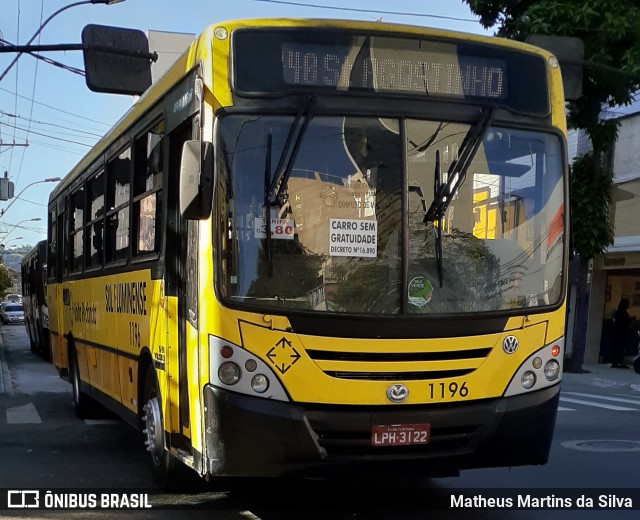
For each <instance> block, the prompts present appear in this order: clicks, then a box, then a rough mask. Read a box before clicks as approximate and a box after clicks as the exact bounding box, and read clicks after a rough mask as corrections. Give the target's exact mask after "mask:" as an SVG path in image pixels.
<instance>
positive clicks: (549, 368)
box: [544, 359, 560, 381]
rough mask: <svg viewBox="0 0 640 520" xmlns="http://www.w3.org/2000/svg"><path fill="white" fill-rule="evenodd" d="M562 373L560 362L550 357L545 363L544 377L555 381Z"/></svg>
mask: <svg viewBox="0 0 640 520" xmlns="http://www.w3.org/2000/svg"><path fill="white" fill-rule="evenodd" d="M559 374H560V364H559V363H558V362H557V361H556V360H555V359H550V360H549V361H547V363H546V364H545V365H544V377H546V378H547V381H555V380H556V379H558V375H559Z"/></svg>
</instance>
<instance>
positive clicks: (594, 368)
mask: <svg viewBox="0 0 640 520" xmlns="http://www.w3.org/2000/svg"><path fill="white" fill-rule="evenodd" d="M628 364H629V363H628ZM582 368H583V370H585V372H584V373H582V374H576V373H572V372H564V374H563V376H562V378H563V380H564V381H572V382H574V383H582V384H586V385H590V386H597V387H600V388H615V387H618V388H627V389H631V390H634V391H636V392H638V393H640V374H636V371H635V370H634V369H633V366H632V365H630V364H629V368H611V364H610V363H598V364H585V365H582Z"/></svg>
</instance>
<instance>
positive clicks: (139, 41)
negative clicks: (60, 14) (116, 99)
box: [82, 24, 157, 95]
mask: <svg viewBox="0 0 640 520" xmlns="http://www.w3.org/2000/svg"><path fill="white" fill-rule="evenodd" d="M82 45H83V55H84V71H85V76H86V82H87V87H89V90H92V91H93V92H108V93H111V94H131V95H140V94H142V93H143V92H144V91H145V90H147V89H148V88H149V86H150V85H151V62H150V60H152V59H153V57H150V56H151V55H150V53H149V42H148V40H147V36H146V34H145V33H143V32H142V31H139V30H136V29H125V28H122V27H110V26H107V25H94V24H89V25H87V26H86V27H85V28H84V29H83V30H82ZM155 59H157V56H155Z"/></svg>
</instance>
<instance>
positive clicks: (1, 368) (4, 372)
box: [0, 334, 15, 396]
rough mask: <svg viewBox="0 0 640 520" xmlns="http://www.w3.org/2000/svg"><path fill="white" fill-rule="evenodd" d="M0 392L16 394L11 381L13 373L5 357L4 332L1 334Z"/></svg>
mask: <svg viewBox="0 0 640 520" xmlns="http://www.w3.org/2000/svg"><path fill="white" fill-rule="evenodd" d="M0 394H9V395H10V396H14V395H15V393H14V390H13V384H12V383H11V373H10V372H9V365H7V362H6V360H5V358H4V344H3V343H2V334H0Z"/></svg>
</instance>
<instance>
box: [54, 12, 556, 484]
mask: <svg viewBox="0 0 640 520" xmlns="http://www.w3.org/2000/svg"><path fill="white" fill-rule="evenodd" d="M565 135H566V123H565V112H564V97H563V84H562V80H561V75H560V69H559V66H558V61H557V60H556V58H555V57H554V56H553V55H552V54H550V53H549V52H547V51H544V50H542V49H540V48H536V47H533V46H530V45H527V44H524V43H518V42H512V41H506V40H503V39H499V38H491V37H484V36H480V35H472V34H463V33H456V32H449V31H442V30H433V29H429V28H425V27H416V26H405V25H395V24H388V23H380V22H371V23H369V22H356V21H337V20H302V19H301V20H298V19H277V20H239V21H229V22H224V23H216V24H214V25H212V26H210V27H209V28H208V29H207V30H206V31H205V32H204V33H203V34H202V35H200V36H199V37H198V38H196V39H195V40H194V42H193V44H192V45H191V46H190V47H189V48H188V50H187V51H186V52H185V53H184V54H183V55H182V56H181V57H180V58H178V59H177V61H176V62H175V64H173V65H172V67H171V68H170V69H169V70H168V72H166V74H165V75H164V76H163V77H162V78H160V79H159V80H158V81H156V82H155V83H154V84H153V85H152V86H151V87H150V88H149V89H148V90H147V91H146V92H145V93H144V95H143V96H142V97H141V98H140V99H139V100H138V101H137V102H136V103H135V104H134V105H133V106H132V108H131V109H130V110H129V111H128V112H127V113H126V114H125V115H124V116H123V117H122V118H121V120H120V121H119V122H118V123H117V124H116V125H115V126H114V127H113V129H112V130H111V131H110V132H109V133H108V134H107V135H106V136H105V137H104V138H103V139H102V140H100V141H99V142H98V143H97V144H96V146H94V147H93V149H92V150H91V151H90V152H89V153H88V154H87V155H86V156H85V157H84V158H83V159H82V160H81V161H80V163H79V164H78V165H77V166H76V167H75V168H74V169H73V170H72V171H71V172H70V173H69V174H68V175H67V176H66V177H65V179H64V180H63V181H62V182H61V183H60V184H59V185H58V186H57V187H56V189H55V190H54V191H53V192H52V194H51V197H50V201H49V236H48V244H49V249H48V264H47V269H48V287H49V293H48V297H49V322H50V328H51V340H52V349H53V360H54V363H55V366H56V367H57V368H58V370H59V372H60V375H61V376H62V377H64V378H67V379H68V380H69V381H70V382H71V383H72V386H73V396H74V397H73V398H74V404H75V408H76V411H77V413H78V414H79V415H80V416H84V415H86V414H88V413H91V412H92V408H93V407H94V405H95V403H101V404H102V405H104V406H107V407H108V408H109V409H111V410H113V411H114V412H116V413H117V414H119V415H120V416H121V417H122V418H123V419H124V420H125V421H127V422H129V423H130V424H131V425H133V426H134V427H136V428H139V429H140V430H141V431H143V432H144V435H143V438H144V444H145V446H146V449H147V451H148V452H149V459H150V461H151V466H152V470H153V475H154V477H155V478H156V480H157V482H158V483H159V484H160V485H167V484H170V483H171V482H172V480H173V479H175V478H176V474H177V472H178V471H179V470H181V469H182V468H183V467H184V466H188V467H190V468H192V469H193V470H194V471H195V472H197V473H198V474H199V475H201V476H203V477H206V478H209V477H213V478H215V477H218V476H290V475H294V476H295V475H331V474H332V473H333V472H334V471H339V472H344V471H347V470H355V471H365V472H374V474H375V472H376V471H377V470H381V471H389V470H399V471H402V475H411V474H420V475H429V476H437V475H454V474H457V473H459V471H460V470H464V469H469V468H480V467H495V466H516V465H529V464H544V463H546V462H547V459H548V455H549V450H550V445H551V441H552V436H553V431H554V425H555V420H556V412H557V407H558V399H559V391H560V384H559V383H560V381H561V378H562V359H563V352H564V320H565V292H566V286H567V254H568V239H567V237H568V216H567V208H568V203H567V200H568V199H567V175H568V171H567V170H568V167H567V151H566V139H565ZM394 474H398V473H394ZM407 478H408V477H407Z"/></svg>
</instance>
